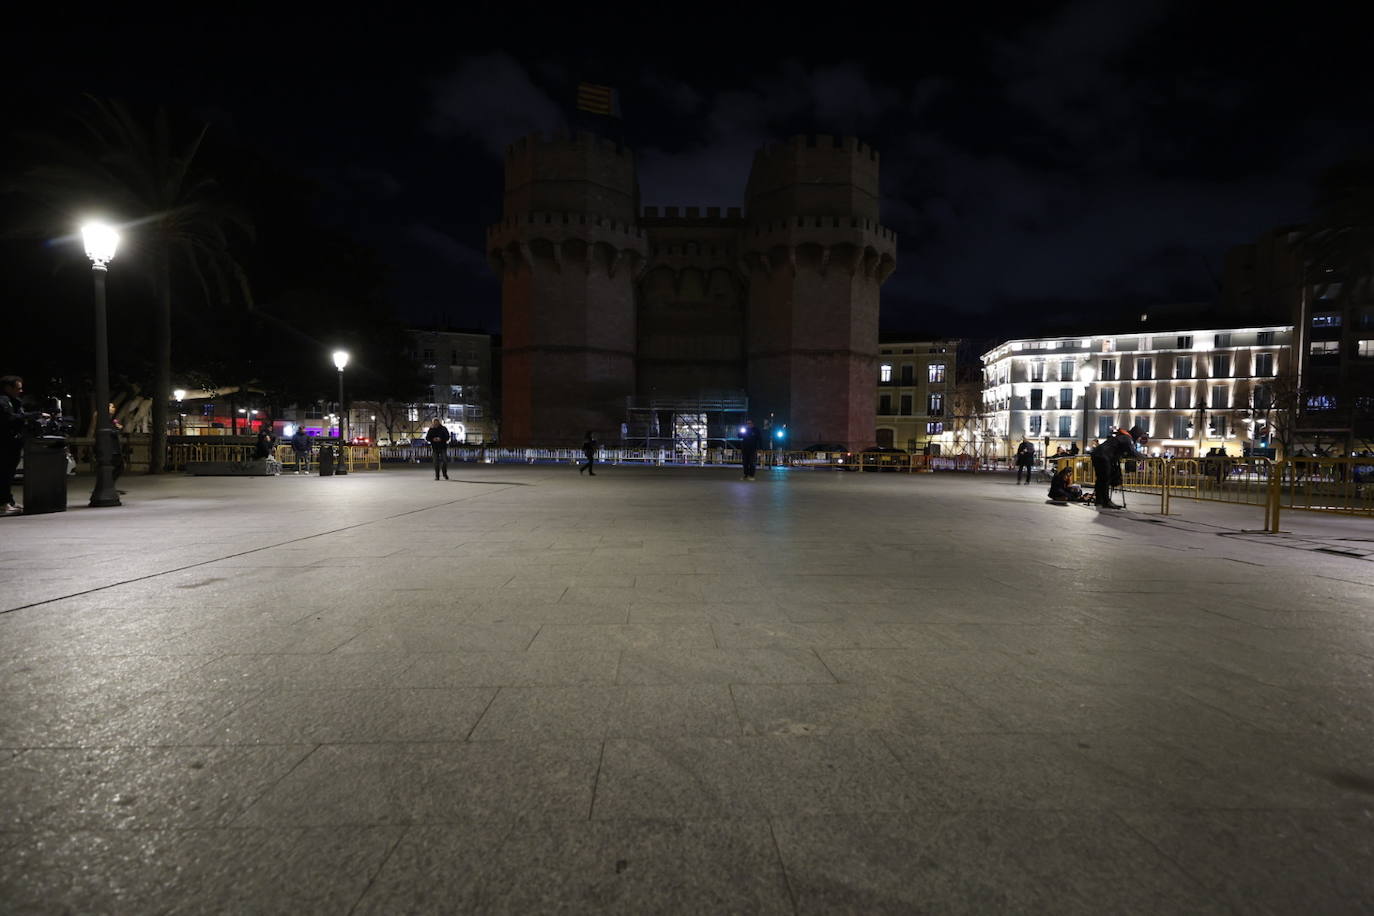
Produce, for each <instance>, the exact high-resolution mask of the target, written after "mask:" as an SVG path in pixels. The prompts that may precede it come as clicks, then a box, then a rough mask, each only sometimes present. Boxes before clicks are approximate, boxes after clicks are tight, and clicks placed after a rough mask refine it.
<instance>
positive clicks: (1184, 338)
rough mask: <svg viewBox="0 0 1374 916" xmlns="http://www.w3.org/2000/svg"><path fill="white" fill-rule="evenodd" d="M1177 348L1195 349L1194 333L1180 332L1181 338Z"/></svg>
mask: <svg viewBox="0 0 1374 916" xmlns="http://www.w3.org/2000/svg"><path fill="white" fill-rule="evenodd" d="M1175 349H1177V350H1191V349H1193V335H1191V334H1180V335H1179V338H1178V346H1177V347H1175Z"/></svg>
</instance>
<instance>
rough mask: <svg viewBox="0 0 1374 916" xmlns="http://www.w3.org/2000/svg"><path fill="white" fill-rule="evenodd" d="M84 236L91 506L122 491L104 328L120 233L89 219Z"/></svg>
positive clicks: (111, 502)
mask: <svg viewBox="0 0 1374 916" xmlns="http://www.w3.org/2000/svg"><path fill="white" fill-rule="evenodd" d="M81 239H82V241H83V242H84V243H85V246H86V257H88V258H90V259H91V273H92V275H93V276H94V279H95V405H96V407H95V489H94V490H92V491H91V505H92V506H98V507H99V506H118V505H119V504H120V502H119V491H118V490H116V489H115V483H114V449H115V448H116V447H117V440H116V439H115V431H114V427H113V426H112V425H111V423H110V407H109V405H110V354H109V344H108V334H107V333H106V330H105V273H106V267H105V265H107V264H108V263H109V262H110V261H112V260H114V256H115V248H116V247H118V245H119V233H117V232H115V231H114V230H113V229H111V228H110V227H109V226H107V225H105V224H104V223H87V224H86V225H84V226H82V227H81Z"/></svg>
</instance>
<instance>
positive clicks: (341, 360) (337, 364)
mask: <svg viewBox="0 0 1374 916" xmlns="http://www.w3.org/2000/svg"><path fill="white" fill-rule="evenodd" d="M347 365H348V351H347V350H335V351H334V368H336V369H338V370H339V439H340V441H343V442H347V441H348V432H347V430H346V429H345V428H344V427H345V424H346V423H347V422H348V411H346V410H344V398H343V371H344V366H347Z"/></svg>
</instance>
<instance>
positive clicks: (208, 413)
mask: <svg viewBox="0 0 1374 916" xmlns="http://www.w3.org/2000/svg"><path fill="white" fill-rule="evenodd" d="M200 415H201V416H202V417H213V416H214V415H215V405H214V404H202V405H201V406H200ZM306 416H309V414H307V415H306ZM318 416H319V414H316V417H318Z"/></svg>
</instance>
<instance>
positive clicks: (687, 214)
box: [640, 207, 744, 224]
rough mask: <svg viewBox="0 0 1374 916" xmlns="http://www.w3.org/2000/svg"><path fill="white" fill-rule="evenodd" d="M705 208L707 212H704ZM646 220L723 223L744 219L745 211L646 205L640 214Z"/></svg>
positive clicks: (726, 208) (738, 209)
mask: <svg viewBox="0 0 1374 916" xmlns="http://www.w3.org/2000/svg"><path fill="white" fill-rule="evenodd" d="M703 209H704V210H705V212H702V211H703ZM640 218H641V219H645V220H671V221H673V222H678V223H683V222H690V223H704V224H711V223H715V224H723V223H728V222H738V221H739V220H742V219H744V211H743V210H742V209H740V208H739V207H725V208H724V210H723V212H722V208H721V207H705V208H702V207H645V208H644V211H643V212H642V213H641V214H640Z"/></svg>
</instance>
